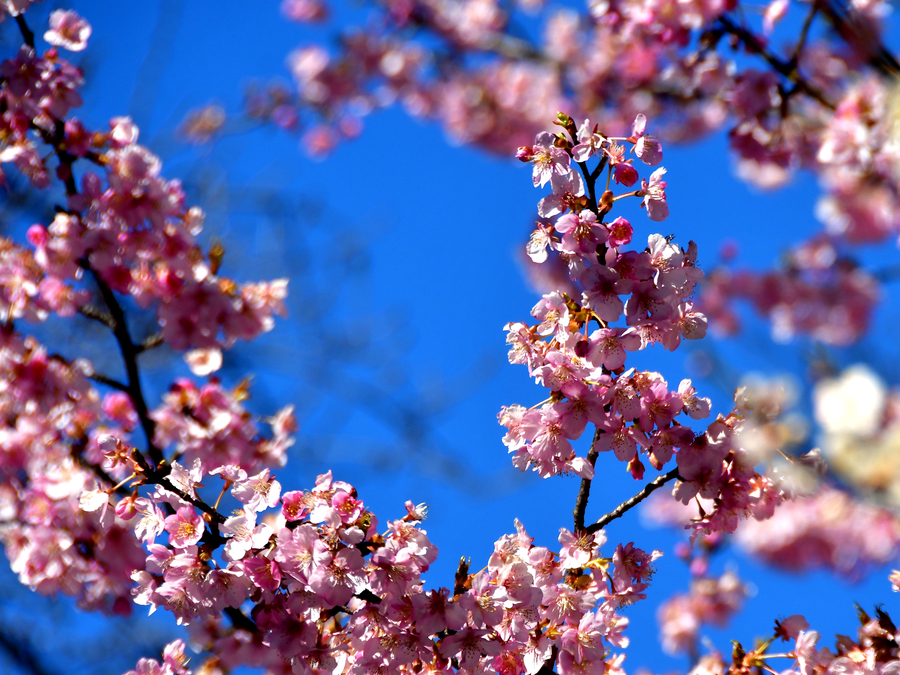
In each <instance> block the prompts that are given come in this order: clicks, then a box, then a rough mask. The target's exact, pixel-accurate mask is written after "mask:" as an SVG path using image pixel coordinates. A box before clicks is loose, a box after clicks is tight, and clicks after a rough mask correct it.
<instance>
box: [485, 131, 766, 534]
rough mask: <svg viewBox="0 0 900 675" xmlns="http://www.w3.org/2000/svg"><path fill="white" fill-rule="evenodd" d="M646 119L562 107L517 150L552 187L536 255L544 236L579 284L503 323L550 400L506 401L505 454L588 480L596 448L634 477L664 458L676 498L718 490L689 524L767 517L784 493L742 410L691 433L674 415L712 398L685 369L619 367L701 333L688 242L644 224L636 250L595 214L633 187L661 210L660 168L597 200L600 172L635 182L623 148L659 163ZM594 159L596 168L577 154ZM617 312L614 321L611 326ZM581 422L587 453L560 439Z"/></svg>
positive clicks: (626, 229)
mask: <svg viewBox="0 0 900 675" xmlns="http://www.w3.org/2000/svg"><path fill="white" fill-rule="evenodd" d="M646 123H647V120H646V118H645V117H644V116H643V115H638V116H637V118H636V119H635V122H634V125H633V127H632V135H631V136H629V137H627V138H614V137H613V138H610V137H607V136H605V135H604V134H602V133H601V132H600V131H599V127H598V125H592V124H591V122H590V121H589V120H585V121H584V123H583V124H582V125H581V126H580V127H579V128H577V129H576V128H575V124H574V122H573V121H572V120H571V118H569V117H568V116H566V115H563V114H560V115H559V118H558V124H559V125H560V126H562V127H563V128H564V129H565V130H566V132H567V133H568V138H567V137H566V135H565V134H563V133H559V134H557V135H553V134H550V133H547V132H544V133H541V134H538V136H537V137H536V138H535V142H534V145H532V146H527V147H523V148H520V149H519V152H518V153H517V156H518V157H519V159H521V160H522V161H527V162H531V163H532V164H533V179H534V184H535V186H543V185H545V184H547V183H550V186H551V188H552V190H553V193H552V194H551V195H548V196H547V197H544V198H543V199H542V200H541V202H540V204H539V205H538V212H539V214H540V215H541V216H543V217H544V218H548V219H549V218H555V221H553V222H552V223H551V224H544V223H542V222H539V223H538V229H537V230H536V231H535V232H534V234H532V237H531V241H530V242H529V244H528V254H529V256H530V257H531V258H532V260H534V261H535V262H543V261H545V260H547V258H548V253H547V250H546V249H547V248H548V247H549V248H550V249H551V250H553V251H556V252H557V253H558V255H559V257H560V258H561V259H562V260H563V261H564V262H565V263H566V266H567V268H568V272H569V277H570V279H571V281H572V283H573V285H574V287H575V288H580V289H581V296H580V297H579V298H577V299H576V298H573V297H571V296H569V295H568V294H565V293H562V294H561V293H559V292H551V293H548V294H546V295H544V297H543V298H542V299H541V300H540V302H538V304H537V305H535V307H534V309H533V310H532V315H533V316H534V317H535V318H536V319H537V320H538V321H539V322H540V323H538V324H536V325H532V326H528V325H526V324H523V323H511V324H508V325H507V326H506V330H507V343H508V344H509V345H510V352H509V360H510V362H511V363H520V364H525V365H527V367H528V371H529V374H530V375H531V376H532V377H534V379H535V381H536V382H538V383H539V384H541V385H542V386H544V387H546V388H547V389H548V390H549V398H548V399H547V400H546V401H544V402H542V403H541V404H538V405H537V406H534V407H532V408H528V409H526V408H525V407H523V406H520V405H514V406H509V407H505V408H503V410H501V412H500V414H499V420H500V424H501V425H503V426H504V427H506V428H507V434H506V436H505V437H504V443H505V444H506V445H507V447H508V448H509V452H510V453H512V455H513V463H514V465H515V466H517V467H518V468H519V469H521V470H525V469H527V468H529V467H530V468H532V469H534V470H535V471H537V472H538V473H539V474H540V475H541V476H543V477H547V476H551V475H555V474H558V473H566V472H573V473H575V474H578V475H579V476H581V477H582V478H584V479H586V480H590V479H591V478H593V475H594V462H595V461H596V457H597V454H598V453H599V452H606V451H610V450H612V451H613V452H614V454H615V456H616V458H617V459H618V460H620V461H622V462H626V463H627V466H628V470H629V472H630V473H631V475H632V476H633V477H634V478H635V479H638V480H640V479H641V478H643V476H644V471H645V468H646V467H645V465H644V462H643V458H646V459H647V461H649V463H650V465H651V466H652V467H653V468H654V469H656V470H662V469H663V468H664V467H665V465H666V464H667V463H668V462H669V461H670V460H672V459H673V458H674V459H675V462H676V464H677V474H678V483H677V485H676V488H675V495H676V497H677V498H678V499H679V500H681V501H682V502H685V503H687V502H688V501H690V500H691V499H693V498H694V497H695V496H696V495H700V496H702V497H705V498H707V499H715V505H716V506H715V508H714V509H713V510H712V511H711V512H710V513H707V514H704V515H703V517H701V518H697V519H696V520H695V521H694V523H693V527H694V528H695V531H696V532H711V531H717V530H721V531H727V532H733V531H734V529H735V527H736V524H737V521H738V519H739V518H740V516H741V515H748V514H752V515H753V516H754V517H756V518H760V519H764V518H767V517H769V516H770V515H771V514H772V510H773V509H774V507H775V505H776V504H777V503H778V502H780V501H781V499H782V498H783V494H782V490H781V488H780V487H779V486H778V481H777V480H773V479H770V478H767V477H766V476H761V475H759V474H757V473H756V472H755V471H754V465H755V464H756V461H755V459H756V458H755V456H754V455H752V454H750V453H748V452H747V451H746V450H745V449H744V448H743V447H742V445H741V444H740V440H739V438H738V435H739V432H740V431H741V428H742V424H743V417H742V416H741V415H740V414H739V413H738V412H735V413H733V414H731V415H729V416H728V417H721V416H720V417H719V418H717V419H716V420H715V421H713V422H712V423H711V424H709V425H708V427H707V429H706V430H705V431H701V432H699V433H695V432H694V431H693V430H692V428H691V427H690V426H688V425H686V424H682V423H681V422H680V421H679V419H683V418H680V416H682V415H683V416H685V417H688V418H690V419H692V420H699V419H702V418H704V417H707V416H708V415H709V412H710V401H709V399H705V398H702V397H700V396H698V395H697V393H696V391H695V389H694V387H693V385H692V384H691V382H690V380H684V381H683V382H681V384H680V385H679V387H678V389H677V390H676V391H672V390H670V389H669V387H668V384H667V382H666V381H665V379H664V378H663V377H662V376H661V375H660V374H659V373H653V372H643V371H635V370H634V369H631V370H627V371H626V370H625V361H626V352H627V351H635V350H639V349H645V348H647V347H648V346H650V345H652V344H654V343H661V344H662V345H663V346H665V347H666V348H667V349H670V350H671V349H675V348H677V347H678V345H679V344H680V342H681V339H682V338H686V339H697V338H701V337H703V335H704V333H705V328H706V318H705V317H704V316H703V315H702V314H700V313H699V312H695V311H694V310H693V304H692V302H691V300H690V299H689V298H690V296H691V294H692V293H693V291H694V287H695V284H696V283H697V282H698V281H699V280H700V279H701V278H702V276H703V273H702V272H701V270H700V269H699V268H698V267H697V266H696V260H697V247H696V245H695V244H693V242H692V243H691V244H690V245H689V246H688V248H687V250H684V249H682V248H679V247H678V246H676V245H675V244H673V243H671V240H670V239H667V238H664V237H662V236H661V235H658V234H652V235H650V236H649V238H648V246H647V248H646V249H645V250H643V251H635V250H628V249H627V248H626V247H627V245H628V244H629V243H631V239H632V232H633V228H632V226H631V224H630V223H629V222H628V221H627V220H625V219H624V218H622V217H618V218H615V219H614V220H612V221H611V222H608V223H607V222H604V218H605V217H606V216H607V214H608V213H609V212H610V211H611V209H612V208H613V206H614V204H615V202H616V201H618V200H619V199H621V198H624V197H630V196H634V197H637V198H640V199H642V205H643V206H644V207H645V208H646V209H647V214H648V216H649V217H650V218H651V219H654V220H660V219H662V218H664V217H665V215H667V213H668V208H667V205H666V200H665V183H664V182H662V181H661V180H660V179H659V176H661V175H662V172H663V171H664V169H657V170H656V171H655V172H654V173H653V175H652V176H651V177H650V180H649V181H647V180H646V179H645V180H643V181H642V183H641V185H642V188H641V189H640V190H636V191H634V192H631V193H625V194H622V195H619V196H616V195H614V193H613V192H612V191H611V190H609V189H608V188H607V190H606V191H604V192H603V193H602V195H601V196H600V197H599V199H596V198H595V195H596V193H597V191H598V190H597V187H596V186H597V182H598V179H600V178H602V173H603V171H604V170H605V171H606V173H607V181H606V182H607V186H608V185H609V184H610V183H611V182H612V181H613V180H614V181H615V182H616V183H618V184H621V185H625V186H626V187H630V186H632V185H634V184H636V183H637V181H638V178H639V176H638V172H637V170H636V169H635V168H634V166H633V160H632V159H626V150H625V147H626V146H631V149H632V151H633V152H634V154H635V155H636V156H637V157H638V158H639V159H640V160H641V161H642V162H643V163H645V164H649V165H651V166H653V165H656V164H658V163H659V162H660V161H661V158H662V148H661V147H660V144H659V141H658V140H656V139H655V138H654V137H652V136H650V135H648V134H646V133H645V130H646ZM592 159H593V160H594V161H596V162H597V165H596V167H595V168H593V169H592V168H589V165H588V164H587V162H588V161H590V160H592ZM576 166H577V168H576ZM559 234H561V235H562V237H561V239H560V238H559V237H558V235H559ZM623 298H624V299H623ZM623 317H624V325H623V326H617V325H615V322H617V321H619V320H621V319H622V318H623ZM591 323H594V324H596V330H594V331H593V332H591V329H590V324H591ZM588 423H591V424H593V425H594V427H595V429H596V433H595V434H594V437H593V440H592V442H591V446H590V450H589V452H588V454H587V456H586V457H579V456H577V455H576V453H575V451H574V449H573V447H572V444H571V442H570V441H572V440H575V439H577V438H579V437H580V436H581V435H582V434H583V433H584V431H585V429H586V427H587V425H588Z"/></svg>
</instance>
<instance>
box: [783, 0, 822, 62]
mask: <svg viewBox="0 0 900 675" xmlns="http://www.w3.org/2000/svg"><path fill="white" fill-rule="evenodd" d="M818 13H819V2H818V0H813V3H812V7H810V9H809V14H807V15H806V19H805V20H804V21H803V27H802V28H801V29H800V38H799V39H798V40H797V46H796V47H794V53H793V54H792V55H791V60H790V61H788V64H789V65H790V66H791V67H792V68H793V69H794V70H796V69H797V65H798V64H799V63H800V57H801V56H803V49H804V48H805V47H806V39H807V38H808V37H809V29H810V27H811V26H812V22H813V19H815V18H816V14H818Z"/></svg>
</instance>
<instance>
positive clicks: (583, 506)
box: [572, 428, 603, 535]
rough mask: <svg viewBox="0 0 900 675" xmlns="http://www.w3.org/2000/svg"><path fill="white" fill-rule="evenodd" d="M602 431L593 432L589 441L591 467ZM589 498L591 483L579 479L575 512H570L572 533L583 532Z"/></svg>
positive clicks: (588, 456)
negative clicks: (573, 518)
mask: <svg viewBox="0 0 900 675" xmlns="http://www.w3.org/2000/svg"><path fill="white" fill-rule="evenodd" d="M602 433H603V431H602V430H601V429H599V428H598V429H597V430H596V431H594V440H593V441H591V449H590V450H588V454H587V460H588V461H589V462H590V463H591V466H594V464H595V463H596V461H597V455H598V454H599V452H598V451H597V450H595V449H594V446H596V445H597V441H598V440H600V434H602ZM590 496H591V481H590V480H589V479H587V478H582V479H581V485H580V486H579V488H578V497H576V498H575V510H574V511H572V515H573V516H574V517H575V529H574V530H573V532H574V533H575V534H576V535H577V534H578V533H579V532H583V531H584V514H585V512H586V511H587V505H588V498H589V497H590Z"/></svg>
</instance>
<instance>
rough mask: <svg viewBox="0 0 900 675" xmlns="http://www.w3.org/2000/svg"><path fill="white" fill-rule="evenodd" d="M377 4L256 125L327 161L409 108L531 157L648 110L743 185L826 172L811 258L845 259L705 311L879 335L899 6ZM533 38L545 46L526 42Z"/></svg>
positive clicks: (753, 278)
mask: <svg viewBox="0 0 900 675" xmlns="http://www.w3.org/2000/svg"><path fill="white" fill-rule="evenodd" d="M371 5H372V11H373V15H374V16H373V19H372V21H371V22H370V23H369V24H367V25H366V27H365V29H364V30H363V29H356V28H352V27H350V28H348V27H341V41H340V43H339V46H338V47H337V49H336V50H335V49H329V48H326V47H325V46H322V45H318V44H310V45H303V46H300V47H298V48H297V49H296V50H295V51H294V52H292V53H291V54H290V55H289V57H288V59H287V63H288V68H289V70H290V72H291V74H292V76H293V79H294V84H295V86H294V88H293V89H287V88H284V87H283V86H280V85H273V86H272V87H270V88H268V89H264V90H258V89H255V90H253V92H252V93H250V94H249V95H248V97H247V103H246V111H247V114H248V115H249V116H250V117H252V118H254V119H263V120H269V121H271V122H273V123H274V124H276V125H278V126H280V127H282V128H285V129H288V130H295V129H299V130H301V131H302V132H303V140H302V145H303V146H304V147H305V148H306V150H307V151H308V152H310V153H312V154H319V155H321V154H325V153H327V152H329V151H330V150H331V149H332V148H333V147H334V146H335V145H336V144H337V143H339V142H341V140H343V139H350V138H353V137H355V136H357V135H358V134H359V133H360V131H361V127H362V121H363V119H364V118H365V117H366V116H367V115H368V114H370V113H371V112H373V111H374V110H377V109H379V108H383V107H386V106H390V105H394V104H397V103H399V104H401V105H402V106H403V107H404V108H405V109H406V110H407V111H408V112H409V114H411V115H413V116H415V117H422V118H428V119H434V120H437V121H438V122H440V123H441V124H442V125H443V126H444V128H445V129H446V131H447V132H448V134H449V135H450V136H451V138H452V139H454V140H455V141H458V142H464V143H470V144H474V145H477V146H479V147H482V148H485V149H488V150H490V151H493V152H501V153H505V152H509V151H510V150H511V149H512V148H514V147H516V146H521V145H524V144H525V143H528V142H529V141H530V138H531V137H532V136H533V135H534V134H535V133H537V132H539V131H540V130H541V128H542V127H543V125H544V120H546V119H549V118H550V117H551V116H552V115H553V114H554V113H555V111H557V110H567V111H570V112H573V114H574V117H575V118H576V119H583V118H585V117H589V118H590V119H592V120H594V121H596V122H598V123H600V125H601V126H602V127H603V128H604V129H607V130H608V131H609V132H611V133H624V130H625V129H626V128H627V125H628V124H629V123H630V122H631V120H632V119H633V118H634V116H635V115H636V114H638V113H643V114H646V115H648V116H650V117H652V118H653V119H655V120H658V122H659V123H660V130H659V133H661V134H662V135H663V136H664V137H666V138H668V139H671V140H689V139H694V138H697V137H698V136H701V135H705V134H708V133H710V132H712V131H715V130H719V129H723V128H725V129H727V130H728V133H729V138H730V144H731V147H732V150H733V152H734V154H735V158H736V163H737V167H738V173H739V175H740V176H741V177H743V178H744V179H746V180H748V181H750V182H753V183H755V184H757V185H759V186H762V187H765V188H771V187H777V186H780V185H783V184H785V183H786V182H788V180H789V179H790V177H791V176H792V175H793V174H794V173H795V172H797V171H798V170H801V169H802V170H809V171H812V172H813V173H814V174H816V176H817V177H818V179H819V182H820V184H821V186H822V188H823V191H824V195H823V196H822V198H821V199H820V200H819V204H818V206H817V209H816V215H817V217H818V218H819V219H820V220H821V221H822V222H823V224H824V231H823V232H822V234H821V235H820V236H816V237H814V238H813V239H812V240H811V241H810V242H808V243H807V244H804V245H803V246H801V247H800V248H801V249H805V248H814V249H817V248H821V247H831V248H832V249H834V251H835V253H834V255H832V256H831V257H830V258H829V257H826V256H819V257H818V259H817V261H816V262H814V263H813V262H810V261H803V262H799V263H798V262H797V258H799V257H803V254H802V251H800V252H798V255H796V256H794V258H792V262H791V264H790V265H788V267H787V269H782V270H775V271H772V272H768V273H759V272H751V271H743V272H740V273H738V274H733V273H729V272H725V271H723V272H720V273H717V274H714V275H713V276H712V279H713V287H712V288H711V289H710V292H709V293H708V294H706V295H705V296H704V297H703V298H702V300H703V309H704V311H705V312H706V313H707V316H708V317H709V319H710V321H711V322H712V324H713V325H714V326H716V327H717V328H718V329H719V330H720V331H721V332H725V333H728V332H734V331H736V330H737V329H738V327H739V324H738V323H737V322H736V321H735V313H734V310H733V307H734V305H735V304H736V301H740V300H743V301H749V302H750V303H751V305H752V306H753V307H754V308H755V309H756V310H757V311H758V312H760V313H761V314H763V315H764V316H766V317H767V318H769V319H770V320H771V321H772V322H773V324H774V325H773V331H774V333H775V335H776V337H778V338H780V339H787V338H791V337H794V336H796V335H809V336H811V337H812V338H813V339H815V340H819V341H822V342H825V343H826V344H841V345H843V344H848V343H850V342H854V341H856V340H857V339H859V337H860V335H861V334H862V332H864V331H865V330H866V328H867V327H868V325H869V319H870V314H871V309H872V307H873V306H874V305H875V303H876V302H877V299H878V292H877V287H878V284H877V283H876V282H875V281H874V279H873V278H872V277H871V276H870V275H868V274H866V273H865V271H864V270H863V269H862V266H861V265H860V263H858V262H854V261H853V257H852V255H848V254H849V253H850V252H851V251H853V250H854V249H853V246H855V245H857V244H862V243H875V242H883V241H886V240H888V241H889V240H892V239H895V238H896V237H897V236H898V234H900V218H898V215H897V214H898V213H900V197H898V195H900V190H898V168H900V141H898V136H897V134H896V129H895V122H894V118H895V117H896V114H895V112H894V110H893V108H892V107H891V105H892V104H891V97H892V93H891V91H892V90H891V86H892V85H891V84H890V81H892V80H893V79H894V78H896V76H897V75H898V73H900V64H898V63H897V61H896V60H895V59H894V58H893V57H892V56H891V55H890V53H889V52H888V51H887V50H886V49H885V48H884V47H883V45H882V44H881V42H880V34H881V33H882V32H883V30H884V26H885V22H886V17H887V15H888V14H889V11H888V10H889V5H888V3H887V2H885V1H884V0H876V1H875V2H850V3H845V2H844V0H817V1H816V2H811V3H799V2H790V0H773V1H772V2H771V3H770V4H769V6H768V8H767V9H766V11H765V12H764V14H763V16H762V18H761V20H752V19H750V18H749V17H751V16H753V15H754V14H759V12H758V11H756V10H757V8H755V7H748V8H745V7H744V6H743V5H742V4H741V3H738V2H736V1H727V2H726V1H721V0H704V1H702V2H691V3H688V2H670V1H660V0H651V1H648V0H614V1H608V0H602V1H592V2H589V3H586V6H585V7H583V8H581V9H580V10H579V9H576V8H572V7H566V8H558V7H554V6H550V5H547V6H545V3H543V2H521V3H513V4H512V5H510V6H504V5H503V4H502V3H498V2H496V1H495V0H397V1H394V0H391V1H385V2H375V3H371ZM747 9H749V10H750V11H746V10H747ZM789 11H794V12H797V11H802V12H804V13H806V18H805V20H804V24H803V28H802V29H801V31H800V33H799V35H786V34H785V35H782V32H781V30H780V23H781V21H782V19H783V18H784V16H785V15H786V14H787V13H788V12H789ZM282 12H283V13H284V14H285V15H286V16H287V17H288V18H290V19H292V20H299V21H318V20H321V19H324V18H325V16H326V14H327V12H326V9H325V5H324V4H323V3H321V2H320V1H319V0H316V1H315V2H313V1H312V0H305V1H303V2H285V3H283V5H282ZM523 25H525V26H528V28H529V29H530V30H527V31H524V34H525V35H530V36H535V35H539V36H540V37H537V38H535V37H523V31H522V30H521V29H520V26H523ZM776 44H777V45H784V46H783V48H781V49H776V48H775V47H774V45H776ZM885 76H887V78H886V77H885ZM216 110H217V111H218V113H219V114H217V115H215V116H213V117H215V119H216V120H217V121H216V124H215V125H214V126H212V127H211V126H210V124H209V119H210V116H209V115H203V114H199V113H198V114H195V115H193V116H192V118H191V119H192V121H189V123H188V124H187V126H186V128H185V130H186V132H187V134H188V135H189V136H191V135H193V136H194V137H195V138H197V139H198V140H208V139H209V138H211V137H212V136H213V135H215V134H216V133H217V132H220V131H223V127H224V125H225V122H226V120H225V117H224V116H223V115H222V114H221V110H220V109H216ZM707 301H709V303H710V305H709V306H708V307H707V305H706V302H707Z"/></svg>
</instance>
